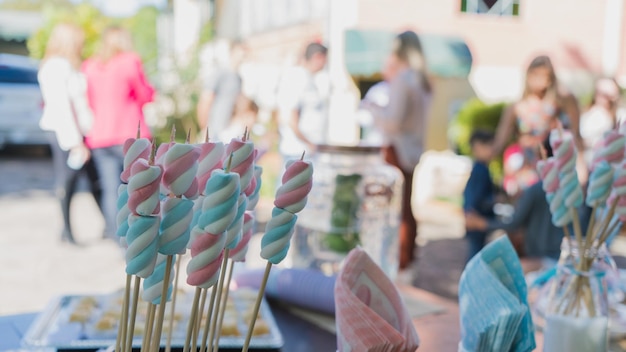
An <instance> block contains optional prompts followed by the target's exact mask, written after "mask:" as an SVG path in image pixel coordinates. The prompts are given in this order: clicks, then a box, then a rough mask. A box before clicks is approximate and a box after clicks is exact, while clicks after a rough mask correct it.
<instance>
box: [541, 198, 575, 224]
mask: <svg viewBox="0 0 626 352" xmlns="http://www.w3.org/2000/svg"><path fill="white" fill-rule="evenodd" d="M546 199H547V200H548V203H549V204H550V212H551V213H552V223H553V224H554V226H557V227H563V226H566V225H568V224H569V223H571V222H572V214H571V212H570V211H569V209H568V208H567V207H566V206H565V201H564V199H563V192H562V191H560V190H559V191H557V192H556V193H550V194H548V195H546Z"/></svg>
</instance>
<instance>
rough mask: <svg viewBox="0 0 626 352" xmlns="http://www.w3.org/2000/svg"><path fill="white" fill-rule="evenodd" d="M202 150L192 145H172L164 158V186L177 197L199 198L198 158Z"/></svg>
mask: <svg viewBox="0 0 626 352" xmlns="http://www.w3.org/2000/svg"><path fill="white" fill-rule="evenodd" d="M199 155H200V150H199V149H198V148H196V146H194V145H191V144H179V143H175V144H174V145H172V146H171V147H170V148H169V149H168V151H167V153H166V154H165V156H164V157H163V166H164V169H165V171H164V172H163V185H164V186H165V188H167V189H168V190H169V191H170V192H171V193H172V194H174V195H176V196H183V195H184V196H185V197H187V198H188V199H195V198H197V197H198V180H196V172H197V171H198V156H199Z"/></svg>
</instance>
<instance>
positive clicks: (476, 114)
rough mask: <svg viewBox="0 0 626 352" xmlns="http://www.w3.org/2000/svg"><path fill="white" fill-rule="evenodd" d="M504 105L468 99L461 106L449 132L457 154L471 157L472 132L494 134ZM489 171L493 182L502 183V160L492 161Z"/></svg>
mask: <svg viewBox="0 0 626 352" xmlns="http://www.w3.org/2000/svg"><path fill="white" fill-rule="evenodd" d="M506 105H507V104H506V103H498V104H486V103H484V102H483V101H481V100H480V99H478V98H472V99H469V100H468V101H466V102H465V104H463V106H462V107H461V109H460V110H459V113H458V115H457V116H456V118H455V119H454V121H453V122H452V124H451V126H450V131H449V133H450V135H451V139H452V141H453V142H454V144H455V145H456V147H457V151H458V152H459V154H461V155H470V156H471V154H472V150H471V148H470V145H469V140H470V136H471V135H472V132H473V131H474V130H476V129H483V130H487V131H492V132H494V133H495V131H496V128H497V127H498V123H499V122H500V117H501V116H502V111H503V110H504V108H505V106H506ZM489 169H490V171H491V174H492V177H493V179H494V182H495V183H496V184H498V183H500V182H501V181H502V158H501V157H498V158H497V159H494V160H493V161H492V162H491V164H490V165H489Z"/></svg>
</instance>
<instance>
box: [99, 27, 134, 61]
mask: <svg viewBox="0 0 626 352" xmlns="http://www.w3.org/2000/svg"><path fill="white" fill-rule="evenodd" d="M131 50H133V41H132V38H131V36H130V33H129V32H128V31H127V30H126V29H124V28H122V27H119V26H112V27H108V28H107V29H105V30H104V33H102V41H101V43H100V51H99V52H98V57H99V58H100V60H102V61H103V62H106V61H109V60H110V59H111V58H113V57H115V56H116V55H118V54H121V53H124V52H128V51H131Z"/></svg>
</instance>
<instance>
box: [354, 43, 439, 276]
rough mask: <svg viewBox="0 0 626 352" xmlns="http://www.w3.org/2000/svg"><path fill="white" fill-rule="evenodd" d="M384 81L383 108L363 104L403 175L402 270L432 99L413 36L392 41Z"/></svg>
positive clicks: (410, 245)
mask: <svg viewBox="0 0 626 352" xmlns="http://www.w3.org/2000/svg"><path fill="white" fill-rule="evenodd" d="M385 80H386V81H388V82H389V103H388V104H387V106H385V107H380V106H378V105H375V104H374V103H366V108H367V109H369V110H370V111H371V112H372V115H373V116H374V126H375V127H376V128H377V129H378V130H379V131H380V132H381V134H382V136H383V138H384V140H385V143H386V144H387V146H386V147H385V148H384V153H385V160H386V161H387V162H388V163H390V164H392V165H394V166H396V167H398V168H399V169H400V170H402V173H403V174H404V194H403V204H402V224H401V226H400V268H401V269H404V268H406V267H407V266H408V265H409V264H411V262H412V261H413V259H414V256H415V253H414V252H415V238H416V236H417V221H416V220H415V217H414V216H413V212H412V210H411V194H412V188H413V171H414V169H415V166H416V165H417V163H418V161H419V159H420V157H421V155H422V152H423V151H424V143H425V139H426V130H427V121H426V119H427V115H428V108H429V105H430V101H431V97H432V90H431V85H430V83H429V81H428V78H427V76H426V69H425V62H424V56H423V54H422V46H421V43H420V40H419V37H418V36H417V34H415V32H412V31H407V32H403V33H401V34H399V35H398V36H397V37H396V38H395V41H394V45H393V50H392V52H391V54H390V55H389V57H388V59H387V62H386V67H385Z"/></svg>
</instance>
